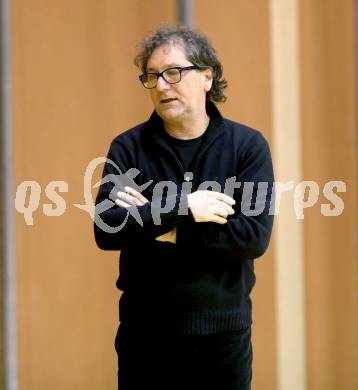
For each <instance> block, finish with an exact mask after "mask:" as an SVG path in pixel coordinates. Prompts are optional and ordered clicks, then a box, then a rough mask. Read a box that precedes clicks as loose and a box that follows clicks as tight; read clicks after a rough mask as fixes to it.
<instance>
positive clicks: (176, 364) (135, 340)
mask: <svg viewBox="0 0 358 390" xmlns="http://www.w3.org/2000/svg"><path fill="white" fill-rule="evenodd" d="M115 346H116V351H117V354H118V367H119V369H118V389H119V390H142V389H143V390H144V389H156V390H164V389H165V390H179V389H180V390H194V389H195V390H200V389H203V390H204V389H205V390H214V389H215V390H250V388H251V378H252V346H251V327H248V328H246V329H243V330H240V331H236V332H228V333H218V334H212V335H177V334H170V333H169V332H164V333H163V332H160V333H159V332H156V331H152V330H148V329H142V330H138V329H133V328H130V327H129V326H124V325H123V324H121V325H120V327H119V329H118V333H117V337H116V341H115Z"/></svg>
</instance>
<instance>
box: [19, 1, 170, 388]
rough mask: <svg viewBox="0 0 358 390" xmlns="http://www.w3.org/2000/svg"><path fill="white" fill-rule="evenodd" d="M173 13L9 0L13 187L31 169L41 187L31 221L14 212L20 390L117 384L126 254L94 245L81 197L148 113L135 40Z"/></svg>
mask: <svg viewBox="0 0 358 390" xmlns="http://www.w3.org/2000/svg"><path fill="white" fill-rule="evenodd" d="M174 20H175V1H174V0H171V1H164V0H163V1H161V0H151V2H143V1H138V0H137V1H132V0H122V1H116V0H103V1H96V0H78V1H70V0H63V1H60V2H52V1H51V2H49V1H46V0H34V1H31V2H29V1H25V0H14V1H13V2H12V84H13V124H14V129H13V130H14V152H15V160H14V170H15V171H14V172H15V180H14V182H15V188H14V191H15V190H16V188H17V186H19V185H20V184H21V183H22V182H23V181H24V180H31V181H36V182H38V184H39V185H40V186H41V189H42V193H41V196H40V203H39V208H38V209H37V210H36V211H35V212H34V213H33V225H32V226H30V225H27V224H26V223H25V220H24V217H23V215H22V214H21V213H16V284H17V289H16V293H17V321H18V328H17V334H18V358H19V361H18V365H19V370H18V371H19V389H20V390H48V389H51V390H57V389H58V390H72V389H73V390H74V389H76V390H78V389H87V390H91V389H93V390H98V389H108V390H109V389H115V388H116V365H117V361H116V354H115V350H114V345H113V343H114V337H115V332H116V329H117V325H118V312H117V307H118V304H117V301H118V297H119V292H118V291H117V290H116V288H115V281H116V278H117V273H118V260H117V258H118V255H117V253H116V252H109V253H105V252H103V251H100V250H99V249H98V248H97V247H96V245H95V242H94V237H93V228H92V221H91V219H90V217H89V215H88V214H87V213H85V212H84V211H83V210H80V209H78V208H76V207H75V206H74V205H73V204H74V203H84V201H83V176H84V173H85V169H86V167H87V164H88V163H89V162H90V161H91V160H92V159H93V158H94V157H97V156H105V155H106V153H107V148H108V146H109V142H110V141H111V140H112V138H113V137H114V136H115V135H116V134H118V133H119V132H121V131H124V130H126V129H127V128H128V127H130V126H133V125H134V124H136V123H138V122H141V121H143V120H144V119H146V118H147V117H148V115H149V114H150V112H151V110H152V108H151V103H150V100H149V98H148V97H147V94H146V93H145V91H144V89H143V88H142V86H141V85H140V84H139V81H138V79H137V75H138V72H137V70H136V69H135V67H134V65H133V55H134V53H135V44H136V43H137V42H138V40H139V39H141V38H142V36H143V34H144V33H145V32H146V31H147V30H149V29H152V28H155V27H157V26H158V25H159V24H160V23H163V22H168V23H172V22H174ZM100 173H101V168H99V169H98V172H97V171H96V175H97V178H98V177H99V175H100ZM53 180H60V181H64V182H66V183H68V192H65V193H62V194H61V195H62V196H63V198H64V200H65V202H66V210H65V212H64V213H63V215H61V216H59V217H49V216H46V215H44V213H43V211H42V206H43V204H44V203H52V202H51V201H50V200H48V199H47V196H46V194H45V187H46V185H47V184H48V183H49V182H51V181H53ZM94 182H95V180H93V183H94ZM95 193H96V189H94V190H93V194H95Z"/></svg>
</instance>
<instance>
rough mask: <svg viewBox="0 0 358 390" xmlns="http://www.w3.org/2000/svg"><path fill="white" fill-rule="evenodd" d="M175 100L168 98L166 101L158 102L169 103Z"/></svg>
mask: <svg viewBox="0 0 358 390" xmlns="http://www.w3.org/2000/svg"><path fill="white" fill-rule="evenodd" d="M175 100H177V99H176V98H168V99H162V100H161V101H160V102H161V103H171V102H174V101H175Z"/></svg>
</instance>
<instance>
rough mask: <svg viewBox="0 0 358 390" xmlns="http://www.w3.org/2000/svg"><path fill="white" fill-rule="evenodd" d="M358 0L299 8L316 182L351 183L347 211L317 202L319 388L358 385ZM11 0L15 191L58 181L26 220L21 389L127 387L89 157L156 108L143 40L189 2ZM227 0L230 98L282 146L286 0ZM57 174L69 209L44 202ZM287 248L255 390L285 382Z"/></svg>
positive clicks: (21, 258)
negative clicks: (280, 358) (278, 15)
mask: <svg viewBox="0 0 358 390" xmlns="http://www.w3.org/2000/svg"><path fill="white" fill-rule="evenodd" d="M353 3H354V2H353V0H347V1H345V2H341V1H339V0H335V1H333V0H332V1H329V2H327V1H313V0H312V1H310V0H304V1H302V2H300V8H299V10H298V11H299V14H298V17H299V18H300V26H299V28H300V55H301V59H300V74H301V97H300V99H301V104H302V115H301V118H302V130H301V131H302V135H301V137H302V145H303V154H302V156H301V158H302V164H303V168H304V172H303V174H304V179H305V180H315V181H317V182H318V183H320V184H321V183H324V182H326V181H327V180H344V181H346V183H347V193H346V194H344V196H343V198H344V201H345V210H344V213H343V214H342V216H340V217H337V218H329V217H322V216H321V214H320V213H319V208H318V207H314V208H312V209H311V210H308V211H307V213H306V214H305V216H306V217H305V220H304V223H303V224H304V257H305V262H304V266H305V280H306V282H305V283H306V284H305V286H304V288H305V296H306V300H305V305H306V318H307V320H306V325H307V340H306V344H307V356H306V363H307V373H308V387H307V388H308V389H312V390H319V389H322V390H323V389H324V390H326V389H328V390H329V389H332V390H333V389H345V390H346V389H347V390H350V389H354V388H357V387H358V373H357V370H356V367H357V366H358V346H357V340H358V334H357V332H358V319H357V318H358V307H357V300H356V297H357V296H358V291H357V289H358V284H357V279H358V270H357V241H356V237H357V226H356V225H357V207H356V205H355V200H356V198H357V172H356V167H357V147H356V145H357V143H356V133H355V131H356V130H355V129H356V127H355V126H356V111H355V110H356V107H355V104H356V101H355V96H354V80H355V69H354V54H353V53H354V19H353V15H354V12H353ZM11 4H12V31H11V34H12V86H13V92H12V96H13V97H12V99H13V102H12V104H13V113H12V114H13V125H14V128H13V131H14V155H15V159H14V182H15V188H14V191H15V190H16V187H17V186H18V185H19V184H20V183H21V182H22V181H24V180H36V181H37V182H38V183H39V184H40V186H41V188H42V193H41V197H40V205H39V208H38V210H37V211H36V212H34V214H33V220H34V224H33V226H28V225H27V224H26V223H25V221H24V218H23V216H22V215H21V214H20V213H16V220H15V223H16V248H15V249H16V294H17V307H16V309H17V324H18V327H17V336H18V340H17V342H18V372H19V388H20V390H48V389H51V390H56V389H58V390H67V389H68V390H72V389H76V390H77V389H86V390H91V389H93V390H95V389H96V390H97V389H108V390H109V389H115V383H116V355H115V351H114V347H113V341H114V336H115V332H116V328H117V320H118V318H117V314H118V313H117V301H118V297H119V292H118V291H117V290H116V288H115V280H116V277H117V272H118V262H117V254H116V252H109V253H105V252H103V251H100V250H99V249H98V248H97V247H96V246H95V243H94V239H93V233H92V222H91V219H90V217H89V215H88V214H87V213H85V212H84V211H83V210H80V209H78V208H76V207H75V206H74V205H73V204H75V203H83V175H84V172H85V169H86V166H87V164H88V163H89V161H90V160H91V159H92V158H94V157H97V156H103V155H104V154H105V153H106V152H107V148H108V146H109V142H110V140H111V139H112V138H113V137H114V136H115V135H116V134H118V133H119V132H121V131H123V130H125V129H127V128H128V127H130V126H132V125H134V124H136V123H138V122H140V121H143V120H145V119H146V118H147V116H148V115H149V113H150V112H151V105H150V102H149V99H148V98H147V94H146V91H145V90H144V89H143V88H141V86H140V85H139V83H138V81H137V71H136V69H135V68H134V66H133V65H132V58H133V55H134V52H135V47H134V46H135V44H136V43H137V42H138V41H139V40H140V38H141V37H142V36H143V34H144V33H145V32H146V31H148V30H150V29H153V28H155V27H157V26H158V25H159V24H160V23H162V22H170V23H172V22H174V21H175V1H174V0H170V1H166V0H165V1H164V0H151V1H150V2H149V1H148V2H147V1H139V0H137V1H133V0H121V1H116V0H103V1H100V2H99V1H95V0H78V1H75V2H73V1H69V0H63V1H61V2H48V1H45V0H33V1H31V2H28V1H24V0H13V1H12V3H11ZM224 4H225V6H222V7H219V6H218V3H217V2H216V1H214V0H207V1H202V0H197V1H194V21H195V24H196V26H197V27H199V28H200V29H201V30H202V31H203V32H205V33H207V34H208V36H209V37H210V38H211V39H212V41H213V43H214V45H215V47H216V48H217V50H218V54H219V57H220V58H221V60H222V62H223V64H224V69H225V76H226V78H227V79H228V80H229V88H228V90H227V95H228V101H227V103H225V104H224V105H223V106H221V109H222V111H223V113H224V114H225V115H226V116H228V117H230V118H232V119H234V120H237V121H240V122H242V123H245V124H248V125H250V126H252V127H255V128H258V129H259V130H261V131H262V132H263V134H264V135H265V136H266V137H267V139H268V140H269V142H270V143H271V144H272V139H273V136H274V131H275V129H273V126H272V112H271V107H272V102H271V95H272V88H273V86H272V80H271V65H270V64H271V55H272V53H271V50H272V48H271V46H270V17H269V7H270V2H269V1H268V0H255V1H254V2H247V1H242V0H240V1H236V0H235V1H234V0H228V1H225V3H224ZM273 152H274V151H273ZM279 163H280V164H290V161H280V162H279ZM99 174H100V172H96V175H97V177H98V176H99ZM53 180H63V181H65V182H67V183H68V192H66V193H63V194H62V196H63V198H64V200H65V201H66V205H67V208H66V211H65V212H64V214H63V215H62V216H61V217H48V216H45V215H44V213H43V211H42V206H43V204H45V203H51V202H50V200H48V199H47V197H46V194H45V187H46V185H47V184H48V183H49V182H50V181H53ZM93 193H95V190H94V191H93ZM276 251H277V248H275V246H274V242H273V241H272V244H271V246H270V248H269V250H268V252H267V253H266V254H265V255H264V256H263V257H262V258H261V259H260V260H258V261H257V263H256V264H257V265H256V270H257V285H256V287H255V291H254V294H253V299H254V328H253V329H254V340H253V341H254V348H255V349H254V386H253V388H254V389H255V390H261V389H264V390H274V389H276V388H277V374H276V373H277V370H278V366H277V340H276V336H275V334H276V326H277V320H276V318H277V308H276V305H275V299H274V296H275V291H276V290H275V289H276V282H277V280H275V278H276V277H277V274H276V273H275V267H274V258H275V253H276ZM293 353H294V351H293ZM282 390H286V389H282Z"/></svg>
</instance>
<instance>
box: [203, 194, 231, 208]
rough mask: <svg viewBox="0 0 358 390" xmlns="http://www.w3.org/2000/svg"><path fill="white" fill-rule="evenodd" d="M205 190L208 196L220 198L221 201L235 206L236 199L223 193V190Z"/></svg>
mask: <svg viewBox="0 0 358 390" xmlns="http://www.w3.org/2000/svg"><path fill="white" fill-rule="evenodd" d="M204 192H205V193H206V195H207V196H209V197H211V198H215V199H217V200H220V201H221V202H224V203H226V204H228V205H229V206H233V205H234V204H235V203H236V202H235V199H233V198H231V197H230V196H228V195H226V194H223V193H222V192H216V191H204Z"/></svg>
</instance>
